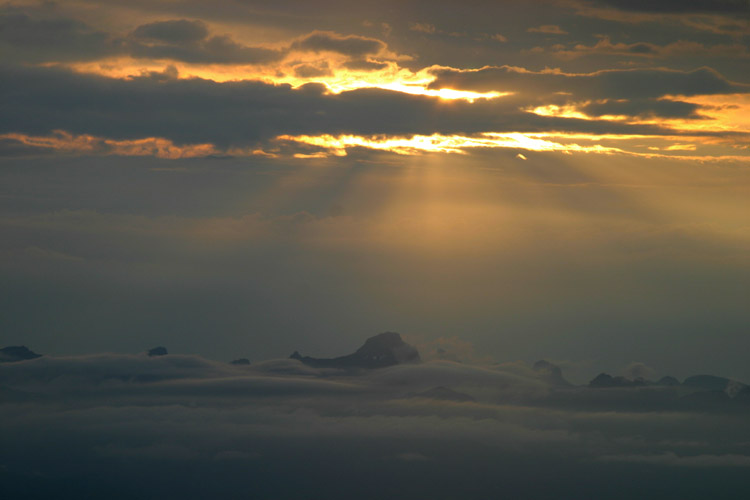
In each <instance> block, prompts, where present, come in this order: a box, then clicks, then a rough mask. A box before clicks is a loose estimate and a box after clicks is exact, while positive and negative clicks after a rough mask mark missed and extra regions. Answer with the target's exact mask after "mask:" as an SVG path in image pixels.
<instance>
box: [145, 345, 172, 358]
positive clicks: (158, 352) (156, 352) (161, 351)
mask: <svg viewBox="0 0 750 500" xmlns="http://www.w3.org/2000/svg"><path fill="white" fill-rule="evenodd" d="M167 354H168V353H167V348H166V347H163V346H158V347H154V348H153V349H149V350H148V355H149V356H166V355H167Z"/></svg>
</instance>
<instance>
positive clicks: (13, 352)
mask: <svg viewBox="0 0 750 500" xmlns="http://www.w3.org/2000/svg"><path fill="white" fill-rule="evenodd" d="M41 357H42V355H41V354H37V353H35V352H34V351H32V350H31V349H29V348H28V347H26V346H25V345H10V346H8V347H3V348H2V349H0V363H13V362H15V361H25V360H27V359H36V358H41Z"/></svg>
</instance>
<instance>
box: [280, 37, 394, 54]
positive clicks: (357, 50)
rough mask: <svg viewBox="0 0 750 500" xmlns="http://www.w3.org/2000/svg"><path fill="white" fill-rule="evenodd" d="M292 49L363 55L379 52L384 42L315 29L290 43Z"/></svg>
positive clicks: (384, 46) (383, 47) (382, 48)
mask: <svg viewBox="0 0 750 500" xmlns="http://www.w3.org/2000/svg"><path fill="white" fill-rule="evenodd" d="M291 48H292V49H293V50H310V51H313V52H325V51H328V52H338V53H339V54H344V55H347V56H351V57H363V56H367V55H373V54H377V53H379V52H381V51H382V50H384V49H385V48H386V45H385V43H383V42H382V41H380V40H377V39H375V38H367V37H363V36H357V35H349V36H343V35H339V34H337V33H333V32H331V31H315V32H313V33H310V34H309V35H306V36H304V37H303V38H300V39H299V40H297V41H295V42H294V43H292V45H291Z"/></svg>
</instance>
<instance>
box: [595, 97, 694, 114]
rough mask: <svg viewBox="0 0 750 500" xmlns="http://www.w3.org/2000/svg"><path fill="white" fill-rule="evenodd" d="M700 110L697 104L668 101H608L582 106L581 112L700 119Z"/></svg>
mask: <svg viewBox="0 0 750 500" xmlns="http://www.w3.org/2000/svg"><path fill="white" fill-rule="evenodd" d="M699 110H700V106H699V105H697V104H693V103H690V102H683V101H672V100H667V99H630V100H606V101H598V102H591V103H588V104H585V105H583V106H581V111H583V112H584V113H586V114H587V115H589V116H603V115H619V116H637V117H662V118H699V115H698V111H699Z"/></svg>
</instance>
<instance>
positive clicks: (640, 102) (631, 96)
mask: <svg viewBox="0 0 750 500" xmlns="http://www.w3.org/2000/svg"><path fill="white" fill-rule="evenodd" d="M434 74H435V75H436V77H437V78H436V79H435V81H433V82H432V83H431V84H430V87H432V88H435V89H439V88H453V89H461V90H473V91H479V92H487V91H492V90H494V91H501V92H514V93H515V94H516V96H517V97H518V98H519V99H521V98H522V97H525V98H526V99H528V101H529V104H531V103H538V105H545V104H558V105H559V104H563V103H576V102H581V101H593V102H588V103H587V104H585V106H584V109H585V110H587V111H590V112H591V116H602V115H607V114H620V115H628V116H648V115H651V116H663V117H683V118H684V117H697V114H696V111H697V110H698V106H696V105H694V104H690V103H685V102H680V101H672V100H665V99H660V98H661V97H664V96H670V95H685V96H693V95H704V94H709V95H710V94H731V93H746V92H748V90H750V86H748V85H745V84H740V83H735V82H730V81H729V80H727V79H726V78H724V77H723V76H722V75H720V74H719V73H718V72H717V71H715V70H713V69H711V68H705V67H704V68H699V69H696V70H693V71H675V70H669V69H634V70H604V71H598V72H594V73H588V74H567V73H563V72H559V71H547V72H532V71H526V70H523V69H519V68H512V67H508V66H501V67H491V68H482V69H480V70H474V71H460V70H452V69H449V70H446V69H441V70H437V71H434Z"/></svg>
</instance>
